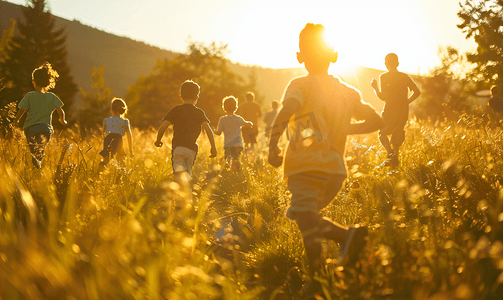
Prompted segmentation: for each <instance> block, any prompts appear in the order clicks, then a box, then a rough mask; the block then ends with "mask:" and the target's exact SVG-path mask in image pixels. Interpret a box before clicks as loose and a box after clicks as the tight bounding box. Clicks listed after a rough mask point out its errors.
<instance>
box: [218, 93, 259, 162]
mask: <svg viewBox="0 0 503 300" xmlns="http://www.w3.org/2000/svg"><path fill="white" fill-rule="evenodd" d="M222 107H223V109H224V111H225V112H226V113H227V115H225V116H223V117H221V118H220V120H218V127H217V131H215V134H217V135H221V134H222V132H223V133H224V151H225V154H224V155H225V159H226V161H227V165H229V166H231V169H232V170H233V171H235V172H237V171H239V167H240V166H239V155H240V154H241V151H243V139H242V138H241V126H246V125H247V126H248V127H251V126H253V123H252V122H249V121H245V120H244V119H243V118H242V117H241V116H238V115H236V114H234V113H235V112H236V110H237V109H238V101H237V100H236V98H234V96H228V97H225V98H224V99H223V100H222Z"/></svg>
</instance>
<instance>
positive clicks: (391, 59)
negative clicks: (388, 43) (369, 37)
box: [384, 53, 398, 68]
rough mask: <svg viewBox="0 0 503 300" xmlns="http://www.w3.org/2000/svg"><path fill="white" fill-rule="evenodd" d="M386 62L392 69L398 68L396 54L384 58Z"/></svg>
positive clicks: (389, 54)
mask: <svg viewBox="0 0 503 300" xmlns="http://www.w3.org/2000/svg"><path fill="white" fill-rule="evenodd" d="M384 61H385V62H386V63H387V64H388V65H390V66H391V67H395V68H396V67H398V55H396V54H395V53H388V54H387V55H386V57H385V58H384Z"/></svg>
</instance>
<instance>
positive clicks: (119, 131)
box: [100, 98, 134, 168]
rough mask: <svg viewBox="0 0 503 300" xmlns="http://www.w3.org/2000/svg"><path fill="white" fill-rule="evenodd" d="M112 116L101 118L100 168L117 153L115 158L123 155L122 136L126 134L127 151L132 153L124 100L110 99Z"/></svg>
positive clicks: (131, 139) (131, 136)
mask: <svg viewBox="0 0 503 300" xmlns="http://www.w3.org/2000/svg"><path fill="white" fill-rule="evenodd" d="M110 113H111V114H112V116H110V117H108V118H106V119H104V120H103V134H104V135H105V139H104V140H103V150H101V151H100V155H101V156H103V161H102V162H101V163H100V168H103V167H105V166H106V165H107V164H108V163H109V162H110V160H111V159H112V158H113V157H114V156H115V155H117V159H118V160H121V159H122V158H124V156H125V154H126V153H125V152H124V146H123V145H124V143H123V141H122V137H123V136H124V135H126V137H127V141H128V145H129V153H130V154H131V156H133V155H134V153H133V135H132V134H131V125H130V123H129V120H128V119H126V118H124V116H125V115H126V113H127V105H126V102H124V100H122V99H120V98H114V99H112V109H111V110H110Z"/></svg>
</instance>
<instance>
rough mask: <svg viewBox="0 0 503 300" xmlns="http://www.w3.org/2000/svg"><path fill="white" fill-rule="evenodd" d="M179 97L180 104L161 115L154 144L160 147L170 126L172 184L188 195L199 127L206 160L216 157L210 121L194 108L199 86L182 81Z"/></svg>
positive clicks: (197, 108)
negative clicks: (207, 147)
mask: <svg viewBox="0 0 503 300" xmlns="http://www.w3.org/2000/svg"><path fill="white" fill-rule="evenodd" d="M180 98H181V99H182V101H183V104H181V105H178V106H175V107H173V109H171V110H170V111H169V112H168V113H167V114H166V116H164V118H163V120H164V122H163V123H162V124H161V126H160V127H159V130H158V132H157V139H156V141H155V143H154V144H155V146H157V147H162V145H163V143H162V141H161V139H162V137H163V136H164V132H165V131H166V129H167V128H168V127H169V126H170V125H171V124H173V140H172V143H171V144H172V146H171V155H172V159H171V161H172V166H173V181H175V182H176V183H178V184H179V185H180V187H181V188H183V189H185V190H186V191H187V192H188V193H190V190H191V185H190V180H191V176H192V166H193V164H194V161H195V159H196V155H197V151H198V145H197V143H196V141H197V138H198V137H199V135H200V134H201V128H203V129H204V131H205V132H206V134H207V136H208V139H209V141H210V144H211V156H210V157H216V156H217V149H216V147H215V137H214V136H213V130H212V129H211V127H210V125H209V123H210V121H209V120H208V118H207V117H206V114H205V113H204V111H203V110H202V109H200V108H199V107H196V106H195V105H196V104H197V99H199V85H198V84H197V83H195V82H194V81H192V80H186V81H185V82H184V83H182V85H181V86H180Z"/></svg>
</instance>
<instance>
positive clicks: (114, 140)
mask: <svg viewBox="0 0 503 300" xmlns="http://www.w3.org/2000/svg"><path fill="white" fill-rule="evenodd" d="M99 154H100V155H101V156H103V157H104V158H107V159H111V158H113V157H114V156H115V155H116V154H117V158H121V157H123V156H125V155H126V152H125V151H124V145H123V141H122V135H120V134H118V133H109V134H108V135H107V136H106V137H105V139H104V140H103V150H101V151H100V153H99Z"/></svg>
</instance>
